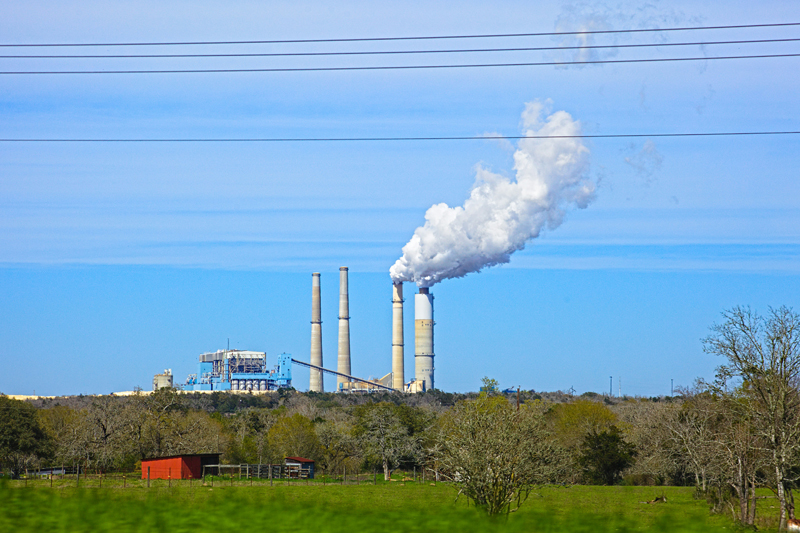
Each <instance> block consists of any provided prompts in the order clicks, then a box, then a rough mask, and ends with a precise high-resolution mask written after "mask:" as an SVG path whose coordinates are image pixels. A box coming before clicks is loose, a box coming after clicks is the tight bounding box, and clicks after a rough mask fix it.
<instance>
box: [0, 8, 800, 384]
mask: <svg viewBox="0 0 800 533" xmlns="http://www.w3.org/2000/svg"><path fill="white" fill-rule="evenodd" d="M798 21H800V5H797V4H795V3H790V2H762V3H759V4H758V6H756V5H754V4H753V3H751V2H706V3H703V5H697V4H696V3H690V2H651V3H648V4H645V5H644V6H640V5H639V4H633V3H621V4H618V3H614V4H602V3H561V2H537V3H531V2H495V3H492V5H491V6H490V5H489V4H488V3H477V2H476V3H470V2H433V3H432V2H419V3H414V2H396V3H392V2H389V3H382V4H381V6H380V7H378V6H377V5H375V4H374V3H372V2H339V3H336V4H335V6H332V5H331V4H330V3H322V2H284V3H281V2H270V3H269V4H264V3H261V2H233V3H230V2H229V3H214V2H140V1H131V2H125V3H119V2H92V1H82V2H36V1H33V2H30V1H27V2H6V3H4V4H3V5H2V6H0V35H2V36H3V37H2V42H3V43H33V42H122V41H132V42H134V41H135V42H142V41H183V40H250V39H296V38H301V39H302V38H339V37H372V36H403V35H444V34H476V33H477V34H485V33H511V32H540V31H541V32H546V31H553V30H554V29H571V28H573V27H579V26H580V25H582V24H584V25H585V24H589V25H594V26H593V27H602V28H608V29H624V28H637V27H656V26H658V27H669V26H695V25H714V26H716V25H726V24H752V23H771V22H798ZM687 35H688V36H687ZM687 35H684V34H680V35H678V34H669V35H667V34H662V35H658V36H657V37H648V38H646V37H629V38H622V37H620V38H617V39H616V40H614V39H611V38H608V39H607V38H602V39H601V38H600V37H597V38H596V43H597V44H600V43H606V42H608V43H612V44H613V43H618V44H625V43H634V42H645V41H647V40H648V39H660V40H661V41H659V42H679V41H681V40H695V39H699V40H708V39H725V40H728V39H745V38H746V39H750V38H753V39H759V38H793V37H798V30H796V29H780V30H777V29H772V30H765V29H759V30H740V31H736V32H734V31H719V32H714V33H703V34H702V36H699V35H698V36H695V35H691V34H687ZM559 43H560V41H557V40H554V39H550V38H544V39H537V40H533V39H527V40H526V39H507V40H503V41H502V42H499V41H498V42H492V43H491V45H496V46H509V45H510V46H516V45H520V46H530V45H533V46H540V45H544V46H548V45H558V44H559ZM476 44H478V45H480V46H483V45H485V44H488V43H484V42H479V43H475V42H468V43H462V42H459V41H456V42H455V44H454V43H447V44H446V45H445V46H446V47H453V46H464V45H466V46H474V45H476ZM330 46H332V45H313V46H312V45H302V46H298V47H289V46H288V45H281V46H273V47H271V48H269V49H268V50H269V51H290V50H291V51H296V50H300V51H311V50H321V49H325V50H328V49H334V48H327V47H330ZM435 46H436V47H440V46H442V45H441V44H440V43H436V44H435ZM379 47H383V49H388V48H391V47H402V48H424V47H434V45H431V44H430V43H424V44H420V43H407V44H399V45H398V44H392V45H387V44H380V45H379V44H347V45H336V47H335V49H336V50H363V49H379ZM231 48H232V47H227V48H226V47H215V48H213V51H215V52H229V51H231ZM8 50H9V49H6V51H8ZM236 50H237V51H238V50H239V48H236ZM264 50H267V48H266V47H261V48H259V47H255V46H252V47H242V49H241V51H246V52H256V51H264ZM17 51H19V50H17ZM112 51H114V52H115V51H117V50H113V49H105V48H100V49H98V50H95V52H98V53H112ZM132 51H133V50H126V52H128V53H130V52H132ZM135 51H141V49H136V50H135ZM152 51H157V52H165V51H166V50H165V49H163V48H159V49H157V50H152V49H150V50H148V52H152ZM169 51H171V52H172V51H175V50H174V49H171V50H169ZM180 51H181V52H194V51H196V50H193V49H189V48H181V49H180ZM209 51H211V50H209ZM796 51H797V45H795V44H782V45H773V44H763V45H752V46H751V47H745V46H726V47H712V46H708V47H705V49H701V48H700V47H690V48H688V49H686V50H676V49H668V48H664V49H658V50H656V51H651V52H646V53H645V52H629V51H620V52H618V53H617V54H616V55H612V56H609V57H611V58H612V59H613V58H624V57H640V56H642V57H643V54H653V55H655V56H659V57H675V56H679V55H687V56H690V55H701V56H702V55H704V54H707V55H712V56H713V55H716V54H720V55H722V54H730V55H738V54H741V53H795V52H796ZM59 52H61V53H63V52H64V51H63V50H60V51H59ZM25 53H30V51H28V50H25ZM491 57H493V58H494V59H496V60H501V61H515V60H530V61H538V60H549V59H553V58H563V57H564V56H562V55H555V53H554V52H552V53H526V54H516V55H515V54H511V53H508V54H504V55H503V54H498V55H494V56H491ZM446 60H447V61H449V62H453V63H458V62H473V61H475V60H476V59H475V57H474V56H466V55H459V54H454V55H452V56H448V57H447V58H446ZM481 60H483V57H482V58H481ZM201 61H202V60H200V59H197V60H189V61H186V60H184V61H183V62H179V60H166V59H159V60H155V59H152V60H145V59H137V60H114V61H111V60H105V61H104V62H98V63H90V62H89V61H88V60H70V61H69V62H66V61H65V62H57V61H55V60H36V61H34V60H11V59H0V66H2V69H0V70H24V69H37V68H48V69H49V68H65V69H66V68H75V69H82V68H87V67H88V66H90V65H91V66H92V67H93V68H95V67H96V68H119V67H121V66H125V67H131V68H169V67H180V68H190V67H195V66H211V67H217V66H226V67H229V66H236V67H245V68H247V67H257V66H263V65H270V66H272V65H287V66H302V65H308V66H312V65H319V64H328V63H329V62H333V61H334V60H332V59H303V60H299V59H296V58H294V59H287V58H281V59H279V60H278V59H276V60H268V59H247V60H245V59H237V60H224V61H223V60H216V59H215V60H205V61H206V62H201ZM336 61H340V60H336ZM402 61H410V62H414V63H424V62H442V61H443V59H442V58H441V57H437V58H435V59H434V58H425V57H414V58H413V59H412V60H402V59H399V58H381V57H379V58H366V59H363V58H362V59H357V58H350V59H345V60H341V61H340V62H338V63H336V64H352V65H359V64H378V63H380V64H389V63H401V62H402ZM798 61H800V59H797V58H780V59H763V60H737V61H708V62H686V63H657V64H639V65H604V66H586V67H583V68H555V67H523V68H497V69H447V70H424V71H381V72H339V73H331V72H327V73H326V72H317V73H282V74H276V73H259V74H255V73H253V74H181V75H140V76H130V75H106V76H0V137H2V138H20V137H31V138H42V137H72V138H77V137H96V138H102V137H138V138H147V137H248V136H258V137H320V136H326V137H328V136H330V137H353V136H439V135H466V136H472V135H482V134H485V133H494V132H498V133H501V134H505V135H517V134H519V133H520V115H521V113H522V111H523V109H524V107H525V103H526V102H530V101H534V100H537V99H539V100H546V99H551V100H552V101H553V104H552V108H553V110H564V111H567V112H568V113H570V114H571V115H572V117H573V118H574V119H576V120H579V121H580V122H581V124H582V127H583V130H584V131H585V132H586V133H597V134H607V133H655V132H665V133H669V132H684V131H757V130H797V129H799V128H798V127H797V116H798V106H800V103H798V101H797V98H796V94H797V76H796V74H795V73H796V70H797V66H798ZM799 140H800V139H798V137H797V136H785V137H738V138H693V139H685V138H682V139H661V138H652V139H647V138H640V139H614V140H610V139H596V140H591V141H587V142H586V145H587V147H588V148H589V150H590V170H589V177H590V178H591V179H592V180H593V181H595V182H596V183H597V196H596V199H595V200H594V202H592V204H591V205H589V207H588V208H587V209H585V210H575V211H571V212H569V213H568V215H567V217H566V219H565V221H564V223H563V225H561V226H560V227H559V228H557V229H555V230H553V231H548V232H545V233H544V234H543V235H542V236H541V237H540V238H538V239H536V240H534V241H531V242H530V243H529V244H528V246H527V247H526V249H525V250H523V251H521V252H518V253H517V254H515V255H514V257H513V259H512V261H511V263H510V264H508V265H505V266H503V267H496V268H493V269H490V270H486V271H484V272H482V273H480V274H472V275H470V276H468V277H466V278H463V279H455V280H446V281H444V282H442V283H441V284H439V285H437V286H435V287H434V289H433V292H434V294H435V295H436V319H437V330H436V353H437V360H436V368H437V375H436V377H437V385H438V386H439V387H441V388H443V389H445V390H459V391H463V390H474V389H476V388H477V386H478V384H479V380H480V378H481V377H483V376H484V375H488V376H491V377H495V378H496V379H498V380H499V381H500V383H501V385H503V386H511V385H520V386H522V387H524V388H535V389H537V390H555V389H568V388H569V387H574V388H575V389H576V390H577V391H578V392H583V391H587V390H594V391H598V392H599V391H604V390H606V388H607V386H608V376H610V375H614V376H615V378H614V380H615V383H616V381H617V379H618V377H619V376H621V377H622V385H623V392H627V393H629V394H641V395H655V394H663V393H668V392H669V381H670V379H674V380H675V383H676V384H683V385H687V384H689V383H691V381H692V380H693V379H694V378H696V377H700V376H702V377H706V378H709V377H712V376H713V369H714V367H715V366H716V365H717V364H719V363H720V362H719V361H718V360H715V359H714V358H711V357H709V356H706V355H704V354H703V353H702V348H701V343H700V339H701V338H702V337H703V336H704V335H706V332H707V331H708V327H709V326H710V325H711V324H712V323H713V322H714V321H715V320H717V319H718V317H719V313H720V312H721V311H722V310H723V309H726V308H729V307H730V306H733V305H739V304H743V305H751V306H753V307H755V308H757V309H759V310H762V311H766V308H767V306H770V305H772V306H778V305H784V304H785V305H789V306H795V307H796V303H797V302H796V300H797V296H796V295H797V294H798V291H797V289H798V279H799V278H798V274H799V273H800V246H798V245H799V244H800V232H798V228H800V199H798V185H797V174H798V167H799V165H798V163H799V162H800V161H799V158H800V156H798V153H800V151H798V149H797V148H798V144H797V143H798V141H799ZM513 150H514V145H513V143H509V142H500V141H489V140H486V141H441V142H403V143H366V142H362V143H328V144H324V143H315V144H312V143H294V144H279V145H278V144H191V143H188V144H43V143H30V144H22V143H0V288H1V289H2V290H0V341H1V342H0V358H1V359H2V360H3V362H4V371H3V372H2V373H0V391H2V392H4V393H9V394H31V393H32V392H33V390H34V389H35V390H36V392H37V393H39V394H70V393H101V392H103V393H105V392H110V391H113V390H129V389H131V388H133V387H134V386H136V385H139V386H142V387H147V386H148V385H149V383H150V380H151V377H152V374H153V373H155V372H158V371H160V370H162V369H163V368H172V369H173V370H174V371H175V373H176V376H177V378H178V379H179V380H182V379H183V378H184V376H185V374H186V373H188V372H191V371H193V370H194V361H196V357H197V354H198V353H200V352H202V351H209V350H216V349H218V348H222V347H224V345H225V343H226V342H227V339H228V338H230V339H231V345H232V346H235V347H239V348H247V349H255V350H266V351H267V352H269V353H270V354H271V355H277V353H280V352H282V351H287V352H291V353H293V354H294V355H295V356H297V357H298V358H301V359H305V358H307V355H308V344H309V342H310V341H309V338H310V328H309V327H308V323H309V320H310V318H309V314H310V309H309V306H310V294H309V293H310V290H309V289H310V273H311V272H312V271H321V272H322V273H323V278H322V283H323V290H324V291H325V292H324V293H323V320H324V322H325V323H324V325H323V338H324V342H325V350H324V355H325V360H326V362H327V361H330V362H333V361H334V360H335V354H336V338H335V337H336V320H335V318H336V313H337V309H336V291H337V287H336V279H337V272H338V267H339V266H341V265H347V266H349V267H350V269H351V299H352V302H353V303H352V307H353V309H352V311H351V313H352V314H353V320H352V327H353V370H354V372H357V373H358V374H359V375H363V376H368V375H372V376H380V375H383V374H384V373H386V372H388V370H389V367H390V340H389V339H390V331H389V327H390V320H391V314H390V313H391V311H390V305H389V300H390V291H391V289H390V285H389V278H388V268H389V267H390V266H391V265H392V263H394V261H395V260H396V259H397V258H398V257H399V255H400V253H401V252H400V250H401V248H402V246H403V245H404V244H405V243H406V242H407V241H408V239H409V238H410V236H411V235H412V233H413V232H414V229H415V228H416V227H417V226H419V225H421V224H422V223H423V221H424V220H423V216H424V213H425V210H426V209H427V208H428V207H430V206H431V205H432V204H434V203H439V202H446V203H448V204H449V205H451V206H452V205H461V204H462V203H463V202H464V200H465V198H466V197H467V195H468V193H469V190H470V187H471V186H472V184H473V181H474V179H475V168H476V165H478V164H481V165H483V166H484V167H487V168H490V169H491V170H492V171H493V172H496V173H498V174H503V175H508V176H513V159H512V155H513ZM410 289H411V287H410V286H408V287H407V289H406V290H407V292H409V293H410V292H411V290H410ZM409 300H410V299H409ZM412 314H413V309H412V306H411V305H408V306H407V309H406V316H407V318H408V319H409V320H410V317H411V316H412ZM406 330H407V332H408V334H407V338H406V344H407V345H408V346H411V345H413V338H412V336H411V335H410V332H411V331H413V329H412V328H411V323H410V322H409V323H408V325H407V329H406ZM410 351H411V350H408V352H409V353H407V358H406V374H407V376H409V375H411V372H412V371H413V360H412V357H411V353H410ZM295 373H296V379H295V383H296V385H297V387H298V388H300V389H304V388H305V387H307V381H308V376H307V373H306V372H305V371H301V370H299V369H297V370H296V372H295ZM331 385H332V382H330V383H329V387H330V386H331ZM615 389H616V385H615Z"/></svg>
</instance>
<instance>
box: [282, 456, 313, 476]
mask: <svg viewBox="0 0 800 533" xmlns="http://www.w3.org/2000/svg"><path fill="white" fill-rule="evenodd" d="M283 464H285V465H286V476H287V477H290V478H297V479H314V460H313V459H306V458H305V457H287V458H286V459H284V463H283Z"/></svg>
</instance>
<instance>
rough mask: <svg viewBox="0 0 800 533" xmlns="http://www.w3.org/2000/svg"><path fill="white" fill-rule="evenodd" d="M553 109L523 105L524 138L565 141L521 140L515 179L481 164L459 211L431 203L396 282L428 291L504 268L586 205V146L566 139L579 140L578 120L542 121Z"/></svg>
mask: <svg viewBox="0 0 800 533" xmlns="http://www.w3.org/2000/svg"><path fill="white" fill-rule="evenodd" d="M550 104H551V102H550V101H546V102H539V101H535V102H529V103H528V104H526V106H525V111H524V112H523V113H522V126H523V132H524V135H525V136H528V137H533V136H562V138H548V139H521V140H520V141H519V143H518V145H517V150H516V151H515V152H514V170H515V173H516V176H515V177H514V178H507V177H505V176H501V175H499V174H495V173H493V172H491V171H489V170H487V169H485V168H483V167H482V166H480V165H478V167H477V172H476V177H475V185H474V186H473V187H472V190H471V191H470V195H469V198H467V200H466V201H465V202H464V205H463V206H459V207H450V206H448V205H447V204H443V203H442V204H436V205H433V206H431V207H430V208H429V209H428V211H427V212H426V213H425V224H424V225H423V226H421V227H419V228H417V229H416V231H414V235H413V236H412V237H411V240H410V241H409V242H408V244H406V245H405V246H404V247H403V256H402V257H401V258H400V259H398V260H397V262H396V263H395V264H394V265H393V266H392V267H391V269H390V274H391V277H392V281H393V282H394V283H401V282H404V281H413V282H414V283H416V284H417V285H418V286H419V287H431V286H432V285H434V284H436V283H438V282H440V281H442V280H443V279H448V278H460V277H462V276H466V275H467V274H469V273H470V272H479V271H481V270H482V269H484V268H486V267H490V266H494V265H498V264H501V263H508V262H509V261H510V260H511V254H513V253H514V252H516V251H518V250H522V249H523V248H525V244H526V243H527V242H528V241H529V240H531V239H534V238H536V237H538V236H539V234H540V233H541V232H542V230H543V229H544V228H545V227H547V228H549V229H555V228H557V227H558V226H559V225H560V224H561V222H562V221H563V219H564V215H565V213H566V210H567V209H568V208H570V207H573V206H575V207H578V208H585V207H587V206H588V205H589V203H590V202H591V201H592V199H593V198H594V195H595V184H594V182H593V181H591V180H590V179H588V178H587V177H586V172H587V170H588V164H589V149H588V148H586V146H584V144H583V142H582V140H581V139H580V138H574V137H573V138H564V137H568V136H576V135H580V134H581V127H580V123H579V122H578V121H576V120H573V119H572V116H570V114H569V113H567V112H565V111H557V112H555V113H553V114H551V115H549V116H547V117H546V118H543V117H544V115H545V114H546V113H545V110H546V107H548V106H549V105H550Z"/></svg>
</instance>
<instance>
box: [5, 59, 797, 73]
mask: <svg viewBox="0 0 800 533" xmlns="http://www.w3.org/2000/svg"><path fill="white" fill-rule="evenodd" d="M786 57H800V54H762V55H749V56H748V55H741V56H710V57H705V56H704V57H665V58H649V59H597V60H591V61H540V62H530V63H478V64H458V65H379V66H368V67H289V68H219V69H185V70H182V69H172V70H41V71H0V75H20V76H22V75H31V74H232V73H245V72H337V71H352V70H419V69H431V70H432V69H448V68H488V67H544V66H557V67H564V66H572V65H601V64H621V63H666V62H676V61H716V60H721V59H770V58H786Z"/></svg>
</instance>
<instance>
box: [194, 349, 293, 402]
mask: <svg viewBox="0 0 800 533" xmlns="http://www.w3.org/2000/svg"><path fill="white" fill-rule="evenodd" d="M199 359H200V361H199V363H198V365H197V373H196V374H189V377H188V378H187V379H186V384H185V385H184V387H183V389H184V390H190V391H229V390H233V391H254V392H255V391H272V390H278V389H282V388H286V387H291V386H292V356H291V355H289V354H286V353H284V354H281V355H280V356H279V357H278V364H277V366H275V367H274V368H273V369H272V370H267V368H268V366H267V354H266V353H264V352H251V351H248V350H217V351H216V352H209V353H204V354H200V358H199Z"/></svg>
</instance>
